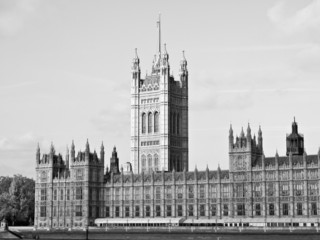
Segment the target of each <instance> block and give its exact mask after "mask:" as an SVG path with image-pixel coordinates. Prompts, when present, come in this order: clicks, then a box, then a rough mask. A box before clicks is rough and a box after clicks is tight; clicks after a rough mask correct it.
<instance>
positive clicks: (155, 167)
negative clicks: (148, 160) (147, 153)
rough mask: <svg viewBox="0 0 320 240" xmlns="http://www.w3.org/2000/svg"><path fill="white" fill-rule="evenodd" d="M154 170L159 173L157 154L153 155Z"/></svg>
mask: <svg viewBox="0 0 320 240" xmlns="http://www.w3.org/2000/svg"><path fill="white" fill-rule="evenodd" d="M153 167H154V170H155V171H159V157H158V154H155V155H154V166H153Z"/></svg>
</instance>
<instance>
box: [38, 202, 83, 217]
mask: <svg viewBox="0 0 320 240" xmlns="http://www.w3.org/2000/svg"><path fill="white" fill-rule="evenodd" d="M70 213H71V211H70V208H69V207H66V208H64V207H63V206H61V207H60V208H59V213H58V207H57V206H53V209H52V216H53V217H57V216H58V214H59V216H61V217H62V216H63V215H65V216H70ZM75 215H76V217H82V206H81V205H76V206H75ZM46 216H47V207H46V206H41V207H40V217H46Z"/></svg>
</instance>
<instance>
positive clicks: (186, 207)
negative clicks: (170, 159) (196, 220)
mask: <svg viewBox="0 0 320 240" xmlns="http://www.w3.org/2000/svg"><path fill="white" fill-rule="evenodd" d="M183 183H184V185H183V196H184V198H183V208H184V209H182V210H183V211H184V216H185V217H186V218H188V206H187V199H188V191H187V176H186V170H185V169H184V171H183Z"/></svg>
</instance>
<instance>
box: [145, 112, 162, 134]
mask: <svg viewBox="0 0 320 240" xmlns="http://www.w3.org/2000/svg"><path fill="white" fill-rule="evenodd" d="M147 118H148V119H147ZM147 121H148V122H147ZM147 124H148V126H147ZM141 126H142V128H141V132H142V133H143V134H145V133H146V132H147V127H148V133H152V132H154V133H157V132H159V113H158V112H155V113H154V114H153V113H152V112H149V113H148V114H146V113H142V116H141Z"/></svg>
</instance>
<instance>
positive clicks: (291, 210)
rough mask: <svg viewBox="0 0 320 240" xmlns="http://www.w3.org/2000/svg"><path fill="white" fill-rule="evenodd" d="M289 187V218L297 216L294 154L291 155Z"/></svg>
mask: <svg viewBox="0 0 320 240" xmlns="http://www.w3.org/2000/svg"><path fill="white" fill-rule="evenodd" d="M289 168H290V170H289V186H290V195H289V201H290V203H289V216H290V217H294V216H295V215H296V214H295V206H294V205H295V201H294V191H293V187H294V185H293V166H292V154H290V155H289Z"/></svg>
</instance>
